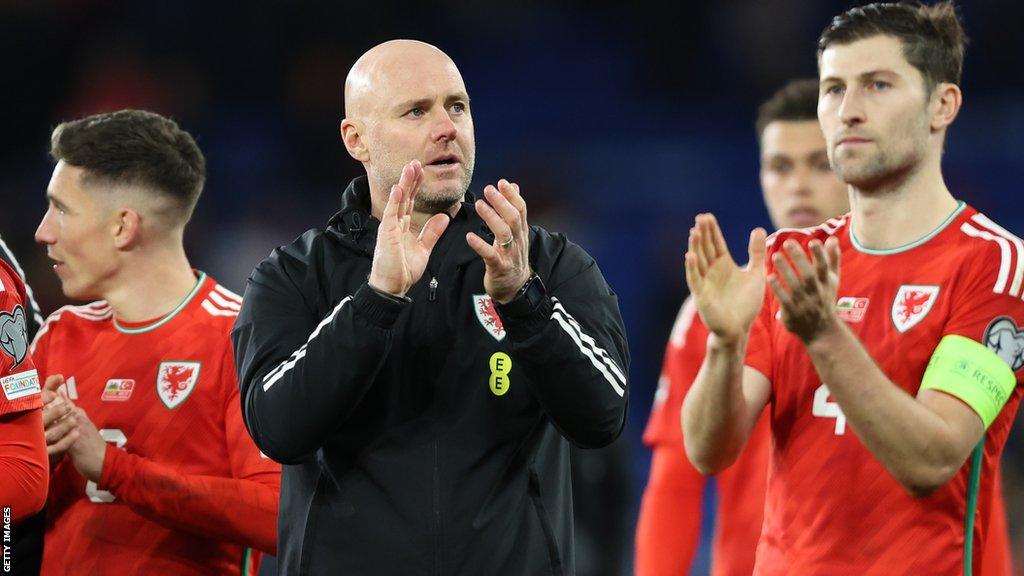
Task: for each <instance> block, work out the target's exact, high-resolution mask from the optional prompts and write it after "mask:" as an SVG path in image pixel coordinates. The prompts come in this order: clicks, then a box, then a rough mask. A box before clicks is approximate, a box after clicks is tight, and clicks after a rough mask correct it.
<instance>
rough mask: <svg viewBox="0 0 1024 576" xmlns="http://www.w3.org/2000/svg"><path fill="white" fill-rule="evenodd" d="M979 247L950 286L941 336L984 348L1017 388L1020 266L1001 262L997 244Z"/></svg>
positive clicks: (1022, 370)
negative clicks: (1000, 362) (996, 358)
mask: <svg viewBox="0 0 1024 576" xmlns="http://www.w3.org/2000/svg"><path fill="white" fill-rule="evenodd" d="M993 225H994V224H993ZM981 246H982V249H979V250H978V253H977V254H976V255H974V256H973V257H972V258H971V260H970V261H971V265H970V266H967V267H965V268H964V269H963V272H961V273H960V275H959V277H958V278H957V282H956V284H955V285H954V286H953V289H952V290H953V291H952V293H951V294H950V298H951V302H952V306H951V308H952V312H951V314H950V317H949V320H947V321H946V326H945V327H944V329H943V334H947V335H948V334H956V335H959V336H963V337H965V338H970V339H972V340H975V341H977V342H980V343H982V344H984V345H985V346H987V347H988V349H989V350H992V351H993V352H995V353H996V355H997V356H999V358H1000V359H1002V360H1003V361H1004V362H1006V364H1007V365H1008V366H1010V369H1011V370H1013V371H1014V373H1015V374H1016V376H1017V384H1018V387H1019V386H1020V383H1021V382H1022V381H1024V328H1022V327H1024V300H1022V299H1021V297H1020V296H1021V292H1024V262H1016V263H1013V262H1012V261H1011V260H1010V259H1007V258H1004V257H1003V256H1004V253H1003V252H1001V250H1003V249H1002V248H1001V247H1000V245H999V244H997V243H994V242H985V243H983V244H981ZM1018 269H1019V270H1018ZM1015 291H1016V293H1015ZM939 297H940V298H941V295H940V296H939ZM1007 405H1010V403H1008V404H1007ZM1010 423H1012V420H1011V421H1010Z"/></svg>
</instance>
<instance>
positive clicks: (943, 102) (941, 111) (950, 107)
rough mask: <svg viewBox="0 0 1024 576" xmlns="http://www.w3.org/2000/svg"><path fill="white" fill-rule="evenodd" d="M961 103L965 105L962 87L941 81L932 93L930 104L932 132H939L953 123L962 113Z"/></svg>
mask: <svg viewBox="0 0 1024 576" xmlns="http://www.w3.org/2000/svg"><path fill="white" fill-rule="evenodd" d="M961 105H963V94H962V93H961V92H960V87H959V86H957V85H956V84H953V83H951V82H940V83H939V85H938V86H936V87H935V91H934V92H933V93H932V102H931V105H930V108H931V113H932V114H931V129H932V132H939V131H941V130H944V129H946V128H947V127H948V126H949V125H950V124H952V123H953V120H955V119H956V116H957V114H959V113H960V106H961Z"/></svg>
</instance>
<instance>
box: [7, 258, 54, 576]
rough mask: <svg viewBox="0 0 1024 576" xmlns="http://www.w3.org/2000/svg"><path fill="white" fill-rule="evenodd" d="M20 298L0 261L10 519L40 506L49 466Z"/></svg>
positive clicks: (21, 291) (20, 288)
mask: <svg viewBox="0 0 1024 576" xmlns="http://www.w3.org/2000/svg"><path fill="white" fill-rule="evenodd" d="M25 301H26V300H25V285H24V284H22V282H21V279H20V278H19V277H18V274H17V273H16V272H15V271H14V270H12V269H11V267H10V266H8V265H7V263H6V262H3V261H2V260H0V507H2V508H3V509H4V510H3V512H4V516H5V518H4V520H5V521H10V522H17V521H18V520H21V519H22V518H24V517H25V516H27V515H29V514H33V513H35V512H37V511H38V510H39V508H41V507H42V504H43V501H44V500H45V498H46V480H47V470H48V468H49V465H48V463H47V458H46V440H45V439H44V438H43V428H42V422H43V420H42V415H41V408H42V400H41V397H40V384H39V375H38V374H37V372H36V369H35V365H34V364H33V363H32V355H31V354H30V353H29V346H28V332H27V328H26V326H27V320H28V317H27V314H29V313H30V311H26V310H25V306H24V303H25ZM14 560H15V561H16V560H17V559H14Z"/></svg>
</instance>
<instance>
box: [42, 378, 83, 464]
mask: <svg viewBox="0 0 1024 576" xmlns="http://www.w3.org/2000/svg"><path fill="white" fill-rule="evenodd" d="M63 385H64V376H63V375H61V374H53V375H51V376H48V377H47V378H46V382H44V383H43V392H42V400H43V430H44V431H45V434H46V453H47V454H48V455H49V457H50V467H51V468H52V467H53V466H54V465H56V464H57V462H59V461H60V459H61V458H63V457H64V453H65V452H67V450H68V448H70V447H71V445H72V444H74V443H75V441H76V440H78V421H77V417H76V415H75V405H74V403H73V402H71V399H69V398H68V397H67V393H66V392H65V391H64V390H60V387H61V386H63Z"/></svg>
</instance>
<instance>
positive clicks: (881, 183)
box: [833, 138, 926, 193]
mask: <svg viewBox="0 0 1024 576" xmlns="http://www.w3.org/2000/svg"><path fill="white" fill-rule="evenodd" d="M925 146H926V143H925V142H920V141H918V139H916V138H915V139H914V141H913V142H911V145H910V147H909V149H906V150H893V149H891V148H884V147H880V148H879V149H878V150H876V151H875V152H874V153H872V154H871V155H870V156H869V157H867V158H863V159H860V158H856V157H846V158H843V157H840V156H837V157H836V158H835V161H834V162H833V169H834V170H835V173H836V175H837V176H839V179H840V180H842V181H843V182H845V183H847V184H849V185H851V186H853V187H854V188H856V189H858V190H860V191H862V192H869V193H870V192H884V191H887V190H896V189H898V188H899V187H900V185H901V184H902V183H903V182H905V181H906V180H907V179H908V178H909V177H910V175H912V174H913V173H914V172H916V171H917V169H918V167H919V166H920V164H921V162H922V160H923V159H924V152H925V151H924V148H925Z"/></svg>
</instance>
